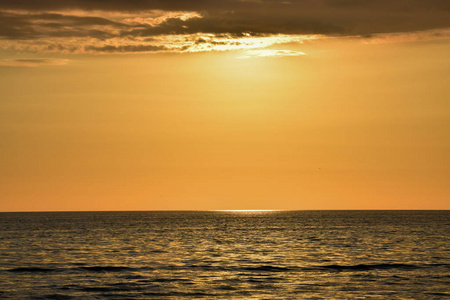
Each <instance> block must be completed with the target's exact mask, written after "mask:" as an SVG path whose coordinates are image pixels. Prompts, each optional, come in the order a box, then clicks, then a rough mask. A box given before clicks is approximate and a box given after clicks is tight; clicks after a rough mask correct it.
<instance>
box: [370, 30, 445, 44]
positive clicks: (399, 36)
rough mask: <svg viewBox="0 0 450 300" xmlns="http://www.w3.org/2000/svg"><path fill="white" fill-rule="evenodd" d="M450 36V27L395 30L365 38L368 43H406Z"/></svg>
mask: <svg viewBox="0 0 450 300" xmlns="http://www.w3.org/2000/svg"><path fill="white" fill-rule="evenodd" d="M449 38H450V28H444V29H433V30H424V31H417V32H395V33H382V34H373V35H370V36H366V37H364V38H363V41H364V42H365V43H368V44H383V43H405V42H418V41H431V40H442V39H449Z"/></svg>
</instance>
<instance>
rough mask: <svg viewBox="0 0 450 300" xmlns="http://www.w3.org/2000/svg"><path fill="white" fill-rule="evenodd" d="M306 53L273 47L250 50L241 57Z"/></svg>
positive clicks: (300, 54) (299, 54)
mask: <svg viewBox="0 0 450 300" xmlns="http://www.w3.org/2000/svg"><path fill="white" fill-rule="evenodd" d="M302 55H306V53H303V52H300V51H293V50H273V49H262V50H249V51H246V52H245V53H244V55H243V56H240V57H239V58H251V57H284V56H302Z"/></svg>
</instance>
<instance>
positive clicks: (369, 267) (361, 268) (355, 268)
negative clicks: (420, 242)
mask: <svg viewBox="0 0 450 300" xmlns="http://www.w3.org/2000/svg"><path fill="white" fill-rule="evenodd" d="M318 268H319V269H326V270H335V271H370V270H390V269H402V270H414V269H419V268H421V266H417V265H412V264H359V265H347V266H345V265H325V266H318Z"/></svg>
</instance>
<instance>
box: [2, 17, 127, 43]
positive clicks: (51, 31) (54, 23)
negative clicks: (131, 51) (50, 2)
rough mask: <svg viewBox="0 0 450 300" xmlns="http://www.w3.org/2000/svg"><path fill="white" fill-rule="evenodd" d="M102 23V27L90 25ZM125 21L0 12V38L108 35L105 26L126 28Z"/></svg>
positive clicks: (106, 36)
mask: <svg viewBox="0 0 450 300" xmlns="http://www.w3.org/2000/svg"><path fill="white" fill-rule="evenodd" d="M94 26H95V27H105V30H99V29H95V30H94V29H92V27H94ZM127 27H130V26H129V25H127V24H123V23H120V22H116V21H112V20H109V19H106V18H101V17H84V16H71V15H63V14H56V13H38V14H24V13H11V12H0V38H3V39H37V38H43V37H83V36H84V37H94V38H108V37H111V34H110V33H109V32H110V31H111V30H107V29H108V28H109V29H111V28H117V29H120V28H127Z"/></svg>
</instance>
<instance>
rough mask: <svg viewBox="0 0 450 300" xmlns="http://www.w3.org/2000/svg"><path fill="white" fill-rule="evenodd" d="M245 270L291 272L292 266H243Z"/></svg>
mask: <svg viewBox="0 0 450 300" xmlns="http://www.w3.org/2000/svg"><path fill="white" fill-rule="evenodd" d="M243 270H245V271H262V272H289V271H292V270H291V269H290V268H286V267H276V266H267V265H264V266H257V267H247V268H243Z"/></svg>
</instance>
